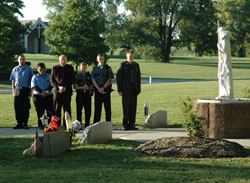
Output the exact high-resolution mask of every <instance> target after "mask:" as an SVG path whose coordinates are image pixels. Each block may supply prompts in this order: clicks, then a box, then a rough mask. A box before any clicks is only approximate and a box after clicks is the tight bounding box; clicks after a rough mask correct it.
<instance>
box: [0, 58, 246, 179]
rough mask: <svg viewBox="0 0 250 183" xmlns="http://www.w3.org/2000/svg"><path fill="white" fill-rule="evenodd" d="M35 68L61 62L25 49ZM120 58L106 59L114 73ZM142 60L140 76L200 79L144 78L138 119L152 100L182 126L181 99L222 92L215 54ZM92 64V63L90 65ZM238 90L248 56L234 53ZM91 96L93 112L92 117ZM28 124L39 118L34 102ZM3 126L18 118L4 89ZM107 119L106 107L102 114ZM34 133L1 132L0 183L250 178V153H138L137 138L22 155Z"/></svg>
mask: <svg viewBox="0 0 250 183" xmlns="http://www.w3.org/2000/svg"><path fill="white" fill-rule="evenodd" d="M26 58H27V60H28V61H30V62H31V63H32V65H31V66H32V68H33V69H34V70H35V67H36V64H37V63H38V62H45V63H46V65H47V67H48V68H51V67H52V66H53V65H55V64H57V63H58V60H57V58H55V57H54V56H48V55H26ZM123 60H125V59H122V58H119V57H117V58H112V59H110V60H109V62H108V64H109V65H110V66H111V67H112V68H113V71H114V73H116V70H117V68H118V66H119V64H120V62H121V61H123ZM136 61H138V62H139V63H140V66H141V72H142V77H144V78H148V77H149V76H152V77H153V78H169V79H183V80H185V79H188V80H190V79H191V80H197V81H192V82H180V83H160V84H151V85H149V84H143V85H142V93H141V94H140V95H139V96H138V106H137V124H138V125H142V124H143V123H144V121H145V117H144V116H143V104H144V103H145V102H146V101H147V102H148V103H149V112H150V113H151V112H154V111H155V110H159V109H161V110H167V111H168V117H167V118H168V126H169V127H181V126H182V121H183V120H182V113H181V108H180V105H181V99H180V98H183V99H185V98H186V97H187V96H189V97H190V98H191V99H192V100H193V101H195V100H197V99H199V98H201V99H208V98H209V99H211V98H215V97H217V96H218V86H217V85H218V83H217V81H216V79H217V58H216V57H202V58H197V57H174V60H173V61H172V63H170V64H166V63H153V62H145V61H143V60H136ZM90 70H91V68H90ZM233 76H234V93H235V97H236V98H240V97H244V93H243V89H244V88H245V87H248V86H250V60H249V58H243V59H239V58H233ZM0 87H10V82H8V81H3V80H0ZM113 88H114V89H115V91H114V92H113V93H112V96H111V102H112V122H113V123H114V124H121V121H122V106H121V97H120V96H119V95H118V94H117V89H116V85H114V87H113ZM93 103H94V102H93V100H92V118H91V121H92V120H93V113H94V111H93V109H94V108H93ZM31 104H32V107H31V110H30V118H29V125H30V126H32V125H36V124H37V117H36V113H35V109H34V105H33V102H32V101H31ZM0 105H1V107H0V127H13V126H14V125H15V124H16V121H15V116H14V107H13V96H12V94H11V93H0ZM72 118H73V120H75V119H76V103H75V93H74V95H73V96H72ZM102 119H103V120H104V113H103V114H102ZM32 141H33V138H30V137H23V138H15V137H0V182H1V183H9V182H13V183H17V182H25V183H29V182H30V183H33V182H36V183H40V182H48V183H50V182H60V183H64V182H65V183H68V182H75V183H78V182H79V183H80V182H88V183H91V182H95V183H97V182H101V183H102V182H104V183H106V182H114V183H118V182H120V183H123V182H126V183H128V182H133V183H137V182H138V183H141V182H154V183H157V182H164V183H165V182H166V183H168V182H169V183H175V182H176V183H179V182H200V183H205V182H207V183H211V182H216V183H224V182H225V183H226V182H231V183H236V182H237V183H238V182H243V183H245V182H250V174H249V172H250V158H224V159H183V158H180V159H175V158H162V157H152V156H147V155H142V154H138V153H135V152H133V151H132V149H133V148H134V147H136V146H138V145H139V142H134V141H125V140H118V139H113V140H112V141H111V142H109V143H107V144H101V145H84V146H79V145H78V144H76V142H77V139H74V141H73V146H72V151H70V152H66V153H64V154H62V155H61V156H59V157H56V158H26V157H23V156H22V152H23V150H24V149H26V148H28V147H29V146H30V145H31V143H32Z"/></svg>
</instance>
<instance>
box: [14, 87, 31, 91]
mask: <svg viewBox="0 0 250 183" xmlns="http://www.w3.org/2000/svg"><path fill="white" fill-rule="evenodd" d="M15 89H19V90H22V89H29V87H20V86H16V87H15Z"/></svg>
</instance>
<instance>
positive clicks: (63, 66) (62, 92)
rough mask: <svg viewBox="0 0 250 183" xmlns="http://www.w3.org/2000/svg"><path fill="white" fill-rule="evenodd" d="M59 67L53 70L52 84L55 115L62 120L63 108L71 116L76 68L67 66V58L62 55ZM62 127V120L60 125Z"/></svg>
mask: <svg viewBox="0 0 250 183" xmlns="http://www.w3.org/2000/svg"><path fill="white" fill-rule="evenodd" d="M59 63H60V64H59V65H56V66H54V67H53V68H52V71H51V76H50V82H51V84H52V86H53V88H54V95H53V107H54V112H55V115H56V116H58V117H59V118H60V119H61V109H62V107H63V111H64V113H65V112H66V111H68V112H69V114H70V116H71V106H70V103H71V96H72V84H73V82H74V78H75V72H74V68H73V66H71V65H68V64H67V56H66V55H64V54H62V55H60V57H59ZM59 124H60V125H61V120H60V123H59ZM63 126H64V127H65V128H66V122H65V119H63Z"/></svg>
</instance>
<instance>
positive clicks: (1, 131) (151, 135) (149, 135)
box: [0, 128, 250, 147]
mask: <svg viewBox="0 0 250 183" xmlns="http://www.w3.org/2000/svg"><path fill="white" fill-rule="evenodd" d="M38 132H39V134H40V135H42V130H40V129H38ZM81 134H82V131H80V132H79V133H77V134H76V135H77V136H81ZM34 135H35V128H30V129H28V130H24V129H18V130H13V129H12V128H0V136H12V137H20V136H32V137H34ZM112 136H113V138H120V139H124V140H136V141H140V142H145V141H149V140H155V139H158V138H162V137H177V136H187V134H186V130H185V129H184V128H162V129H149V130H138V131H133V130H131V131H124V130H113V134H112ZM226 140H229V141H232V142H237V143H239V144H241V145H243V146H248V147H250V138H249V139H226Z"/></svg>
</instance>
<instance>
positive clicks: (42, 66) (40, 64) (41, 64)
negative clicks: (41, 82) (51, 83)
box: [37, 63, 46, 68]
mask: <svg viewBox="0 0 250 183" xmlns="http://www.w3.org/2000/svg"><path fill="white" fill-rule="evenodd" d="M38 67H40V68H46V66H45V64H44V63H38V64H37V68H38Z"/></svg>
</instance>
